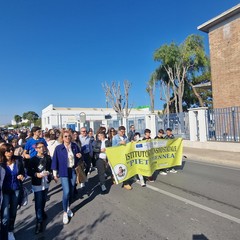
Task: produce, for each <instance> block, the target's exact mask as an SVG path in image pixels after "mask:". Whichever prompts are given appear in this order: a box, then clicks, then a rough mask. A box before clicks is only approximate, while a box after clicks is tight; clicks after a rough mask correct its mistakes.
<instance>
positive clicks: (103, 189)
mask: <svg viewBox="0 0 240 240" xmlns="http://www.w3.org/2000/svg"><path fill="white" fill-rule="evenodd" d="M101 189H102V192H105V191H107V188H106V186H105V185H104V184H103V185H101Z"/></svg>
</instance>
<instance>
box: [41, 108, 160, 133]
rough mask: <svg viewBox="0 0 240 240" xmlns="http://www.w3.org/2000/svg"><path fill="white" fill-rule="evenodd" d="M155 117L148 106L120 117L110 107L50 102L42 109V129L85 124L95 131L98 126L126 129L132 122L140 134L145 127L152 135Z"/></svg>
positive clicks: (77, 126)
mask: <svg viewBox="0 0 240 240" xmlns="http://www.w3.org/2000/svg"><path fill="white" fill-rule="evenodd" d="M155 118H156V114H152V113H151V112H150V110H149V108H139V109H131V112H130V115H129V117H128V119H121V118H120V117H119V115H118V114H117V113H116V112H115V111H114V110H113V109H112V108H70V107H69V108H68V107H54V106H53V105H52V104H50V105H49V106H47V107H46V108H44V109H43V110H42V129H46V128H48V129H51V128H72V129H74V130H77V131H79V130H80V127H82V126H85V127H87V128H92V129H93V130H94V131H96V130H97V129H98V128H99V127H100V126H105V127H106V128H109V127H114V128H115V129H117V128H118V127H119V126H120V125H124V126H125V127H127V129H128V128H129V126H130V125H131V124H134V125H135V128H136V130H137V131H139V132H140V133H141V134H142V133H143V131H144V129H145V128H150V129H151V130H152V134H153V136H154V135H155V131H156V125H155Z"/></svg>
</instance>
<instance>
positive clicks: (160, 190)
mask: <svg viewBox="0 0 240 240" xmlns="http://www.w3.org/2000/svg"><path fill="white" fill-rule="evenodd" d="M146 187H147V188H150V189H152V190H153V191H156V192H159V193H161V194H164V195H166V196H168V197H171V198H175V199H177V200H179V201H182V202H184V203H187V204H190V205H192V206H194V207H197V208H200V209H203V210H205V211H207V212H210V213H213V214H215V215H217V216H219V217H223V218H226V219H228V220H230V221H233V222H236V223H239V224H240V219H239V218H236V217H233V216H231V215H228V214H226V213H222V212H220V211H218V210H215V209H213V208H209V207H207V206H204V205H202V204H199V203H196V202H193V201H191V200H188V199H186V198H183V197H180V196H178V195H175V194H173V193H170V192H167V191H164V190H162V189H159V188H156V187H154V186H151V185H146Z"/></svg>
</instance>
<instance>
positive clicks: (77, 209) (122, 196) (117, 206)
mask: <svg viewBox="0 0 240 240" xmlns="http://www.w3.org/2000/svg"><path fill="white" fill-rule="evenodd" d="M97 182H98V181H97V176H95V172H93V173H92V174H91V175H90V178H89V184H88V188H89V192H88V193H87V194H86V193H83V191H82V190H81V189H79V195H78V198H77V199H76V201H75V202H74V203H73V204H72V210H73V212H74V217H73V218H72V219H71V221H70V223H69V224H68V225H63V224H62V204H61V198H62V192H61V186H60V184H55V183H54V182H52V183H51V189H50V192H49V196H50V200H49V201H48V202H47V206H46V209H47V214H48V219H47V221H46V229H45V231H44V233H42V234H39V235H35V234H34V227H35V213H34V204H33V202H32V201H31V200H32V197H33V194H31V195H30V196H29V204H28V205H27V206H25V207H22V208H21V209H20V210H19V211H18V215H17V220H16V225H15V237H16V240H32V239H42V240H43V239H44V240H50V239H56V240H64V239H69V240H70V239H71V240H75V239H82V240H101V239H102V240H122V239H124V240H135V239H149V240H161V239H169V240H178V239H179V240H199V239H201V240H202V239H203V240H204V239H205V240H206V239H209V240H210V239H211V240H239V239H240V191H239V186H240V169H235V168H231V167H226V166H217V165H211V164H206V163H201V162H193V161H185V162H184V164H183V167H182V168H181V169H178V173H176V174H173V173H169V174H168V175H167V176H162V175H157V176H156V181H155V182H154V183H147V187H141V186H140V185H139V184H138V183H134V184H133V190H132V191H127V190H125V189H122V188H121V185H111V182H110V180H109V181H108V185H107V186H108V192H107V193H106V194H104V195H102V194H101V192H100V187H99V186H97Z"/></svg>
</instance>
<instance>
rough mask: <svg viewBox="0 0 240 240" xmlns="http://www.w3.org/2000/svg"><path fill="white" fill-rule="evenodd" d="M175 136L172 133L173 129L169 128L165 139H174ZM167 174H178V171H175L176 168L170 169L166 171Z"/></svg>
mask: <svg viewBox="0 0 240 240" xmlns="http://www.w3.org/2000/svg"><path fill="white" fill-rule="evenodd" d="M174 138H175V137H174V135H173V133H172V129H171V128H167V129H166V136H165V137H164V139H174ZM166 171H167V172H170V173H177V170H175V168H170V169H167V170H166Z"/></svg>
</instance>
